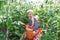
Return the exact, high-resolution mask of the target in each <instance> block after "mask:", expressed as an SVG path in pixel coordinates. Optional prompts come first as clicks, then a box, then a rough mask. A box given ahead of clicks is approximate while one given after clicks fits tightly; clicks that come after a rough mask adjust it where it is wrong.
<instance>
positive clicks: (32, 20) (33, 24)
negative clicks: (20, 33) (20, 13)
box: [27, 10, 38, 40]
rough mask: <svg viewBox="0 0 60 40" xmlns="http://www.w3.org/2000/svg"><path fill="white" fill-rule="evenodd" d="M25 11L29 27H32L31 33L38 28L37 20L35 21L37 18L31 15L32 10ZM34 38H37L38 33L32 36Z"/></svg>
mask: <svg viewBox="0 0 60 40" xmlns="http://www.w3.org/2000/svg"><path fill="white" fill-rule="evenodd" d="M27 13H28V17H29V25H30V28H31V29H33V30H34V32H33V33H35V32H36V30H38V22H37V20H36V19H35V18H34V16H33V10H28V11H27ZM28 30H29V29H28ZM34 40H38V35H36V37H35V38H34Z"/></svg>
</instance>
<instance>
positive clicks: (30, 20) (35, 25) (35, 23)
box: [29, 18, 38, 31]
mask: <svg viewBox="0 0 60 40" xmlns="http://www.w3.org/2000/svg"><path fill="white" fill-rule="evenodd" d="M29 25H30V26H31V25H32V18H29ZM32 29H33V30H34V31H36V30H37V29H38V22H37V20H36V19H35V18H34V26H33V27H32Z"/></svg>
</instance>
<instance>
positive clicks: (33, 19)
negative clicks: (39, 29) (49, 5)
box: [31, 17, 34, 27]
mask: <svg viewBox="0 0 60 40" xmlns="http://www.w3.org/2000/svg"><path fill="white" fill-rule="evenodd" d="M33 26H34V18H33V17H32V25H31V27H33Z"/></svg>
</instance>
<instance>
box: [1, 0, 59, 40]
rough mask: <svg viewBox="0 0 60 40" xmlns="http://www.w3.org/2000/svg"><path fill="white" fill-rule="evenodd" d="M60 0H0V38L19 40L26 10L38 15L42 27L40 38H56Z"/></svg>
mask: <svg viewBox="0 0 60 40" xmlns="http://www.w3.org/2000/svg"><path fill="white" fill-rule="evenodd" d="M59 2H60V1H58V2H55V3H54V2H53V1H52V0H50V1H49V0H46V1H45V2H44V3H40V2H32V1H31V2H27V1H25V0H21V1H19V2H17V1H16V0H15V1H14V0H11V1H9V0H5V1H4V0H3V1H2V0H1V1H0V40H8V39H9V40H19V39H20V37H21V36H22V34H23V33H24V31H25V24H26V23H28V17H27V10H29V9H32V10H33V11H34V15H38V22H39V27H41V28H42V29H43V33H42V34H40V35H41V38H40V40H58V32H59V30H60V5H59V4H60V3H59Z"/></svg>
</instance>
